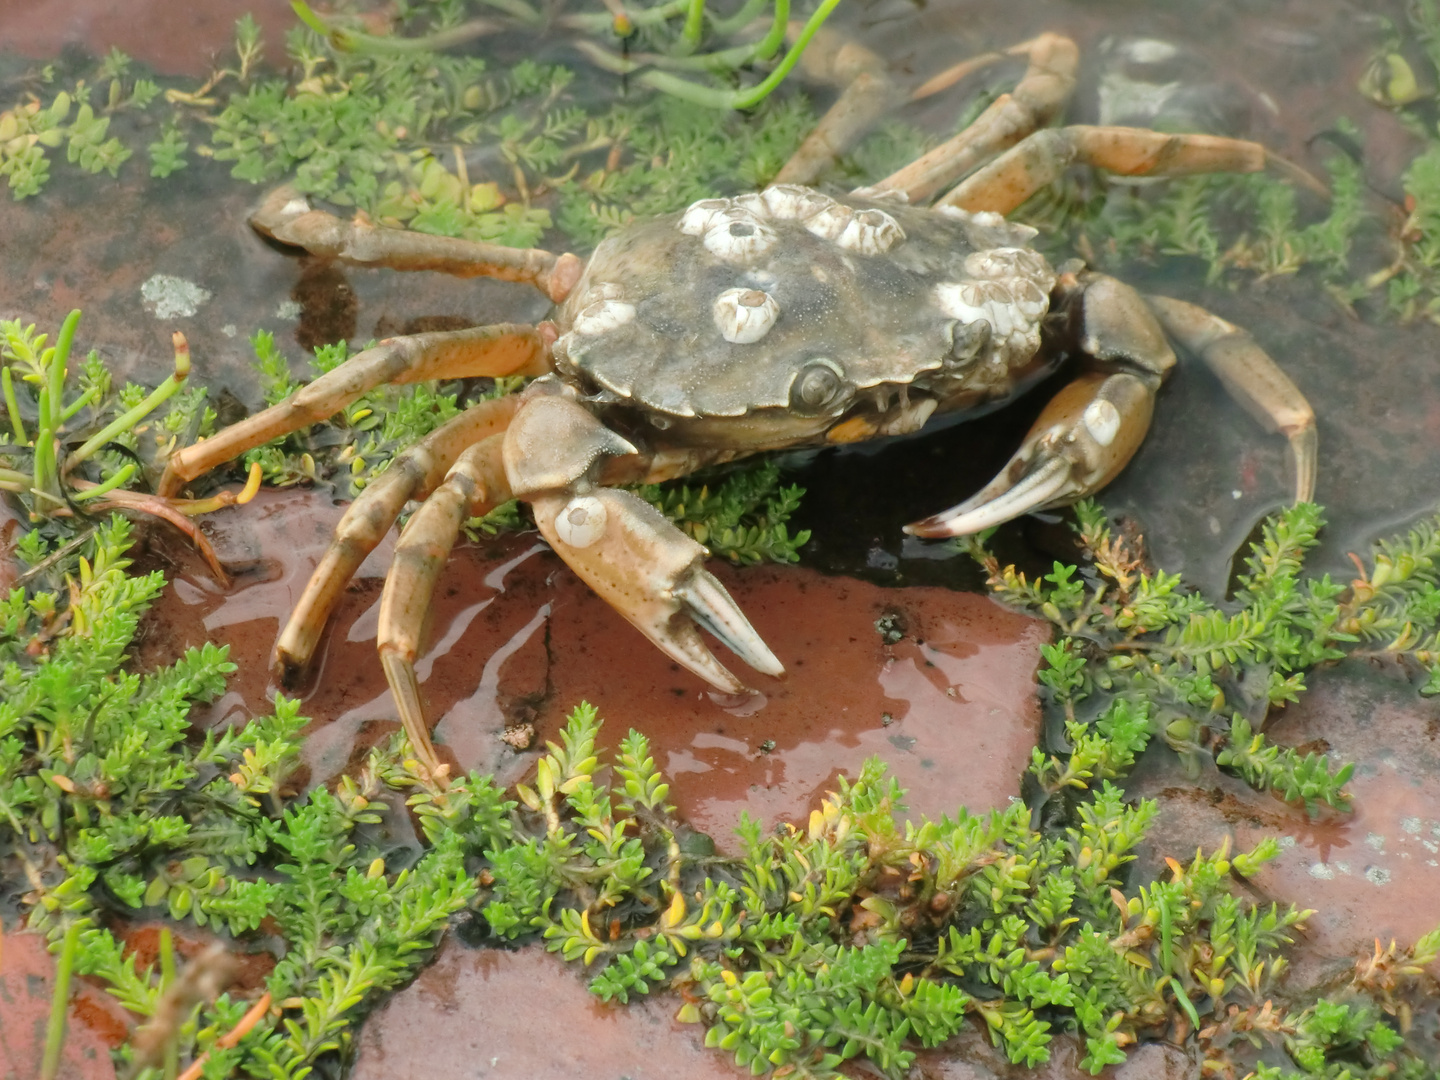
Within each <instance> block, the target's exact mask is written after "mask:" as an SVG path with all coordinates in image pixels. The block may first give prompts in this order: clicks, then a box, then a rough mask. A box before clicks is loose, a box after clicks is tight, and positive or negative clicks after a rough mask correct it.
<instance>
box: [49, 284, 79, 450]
mask: <svg viewBox="0 0 1440 1080" xmlns="http://www.w3.org/2000/svg"><path fill="white" fill-rule="evenodd" d="M79 325H80V309H79V308H76V309H75V310H74V311H72V312H70V314H69V315H66V316H65V322H64V323H62V324H61V326H60V336H59V337H58V338H56V339H55V351H54V352H52V353H51V354H50V368H49V371H48V372H47V374H48V375H49V377H50V415H49V417H48V418H42V420H43V419H48V420H49V426H50V430H51V432H52V433H53V432H55V431H59V430H60V413H61V410H62V408H63V407H64V397H65V367H66V363H67V362H68V361H69V359H70V345H71V343H72V342H74V340H75V328H76V327H77V326H79Z"/></svg>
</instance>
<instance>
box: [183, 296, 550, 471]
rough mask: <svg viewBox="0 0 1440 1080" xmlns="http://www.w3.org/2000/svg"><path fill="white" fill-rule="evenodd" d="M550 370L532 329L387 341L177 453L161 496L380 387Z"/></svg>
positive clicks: (504, 326) (505, 326) (485, 329)
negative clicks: (391, 384) (275, 403)
mask: <svg viewBox="0 0 1440 1080" xmlns="http://www.w3.org/2000/svg"><path fill="white" fill-rule="evenodd" d="M549 370H550V350H549V347H548V346H547V345H546V343H545V341H544V339H543V338H542V337H541V335H540V333H539V331H537V330H536V329H535V328H534V327H533V326H527V325H523V324H520V323H499V324H496V325H494V326H474V327H471V328H469V329H468V330H443V331H438V332H435V333H429V334H412V335H410V336H409V337H398V338H389V339H387V340H385V341H382V342H381V343H380V344H379V345H376V346H375V347H374V348H371V349H366V350H365V351H363V352H359V353H356V354H355V355H354V356H352V357H350V359H349V360H346V361H345V362H344V363H343V364H341V365H340V366H339V367H337V368H334V369H333V370H331V371H327V372H326V373H325V374H324V375H321V376H320V377H319V378H318V379H316V380H315V381H314V382H312V383H310V384H309V385H308V386H304V387H302V388H301V389H299V390H297V391H295V393H293V394H291V395H290V396H289V397H288V398H286V399H285V400H284V401H282V402H280V403H279V404H278V405H272V406H271V407H270V408H268V409H264V410H262V411H260V412H258V413H256V414H255V415H254V416H250V417H247V418H246V419H244V420H242V421H240V422H239V423H238V424H232V425H231V426H230V427H227V428H225V429H224V430H222V431H218V432H216V433H215V434H214V435H212V436H211V437H210V438H208V439H205V440H204V441H203V442H197V443H194V444H193V445H191V446H187V447H185V448H184V449H183V450H178V451H176V452H175V453H174V454H173V455H171V457H170V461H169V463H168V464H167V465H166V466H165V474H164V475H163V476H162V477H161V478H160V484H159V488H158V494H160V495H162V496H166V497H169V496H173V495H176V494H178V493H179V492H180V490H181V489H182V488H183V487H184V486H185V484H186V483H187V482H189V481H190V480H193V479H195V477H197V476H201V475H203V474H204V473H207V472H209V471H210V470H211V469H213V468H215V467H216V466H217V465H222V464H224V463H225V462H227V461H230V460H232V459H233V458H237V457H239V456H240V455H241V454H243V453H244V452H245V451H246V450H250V449H253V448H254V447H257V446H262V445H264V444H265V443H267V442H269V441H270V440H271V439H275V438H279V437H280V436H281V435H288V434H289V433H290V432H292V431H298V430H300V429H301V428H303V427H307V426H309V425H310V424H313V423H316V422H317V421H319V420H324V419H325V418H326V417H327V416H333V415H334V414H335V413H337V412H339V411H340V410H341V409H343V408H345V407H346V406H347V405H349V404H350V403H351V402H353V401H354V400H355V399H356V398H358V397H359V396H360V395H361V394H364V393H365V392H366V391H368V390H373V389H374V388H375V387H377V386H379V385H381V384H382V383H410V382H425V381H427V380H430V379H461V378H471V377H474V376H479V375H488V376H491V377H499V376H502V375H541V374H544V373H545V372H547V371H549Z"/></svg>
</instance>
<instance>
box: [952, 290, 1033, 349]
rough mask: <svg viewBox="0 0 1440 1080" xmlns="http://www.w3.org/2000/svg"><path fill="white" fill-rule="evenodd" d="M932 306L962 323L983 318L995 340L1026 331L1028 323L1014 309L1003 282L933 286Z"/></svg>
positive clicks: (1012, 299) (1008, 291)
mask: <svg viewBox="0 0 1440 1080" xmlns="http://www.w3.org/2000/svg"><path fill="white" fill-rule="evenodd" d="M933 295H934V297H935V303H936V304H937V305H939V307H940V310H941V311H943V312H945V314H947V315H949V316H951V317H953V318H956V319H959V320H960V321H961V322H964V323H972V322H975V321H976V320H978V319H983V320H984V321H985V322H987V323H989V324H990V327H991V329H993V330H994V331H995V336H996V338H1004V337H1009V336H1010V333H1011V332H1012V331H1014V330H1016V329H1019V330H1022V331H1023V330H1027V329H1029V326H1030V320H1028V319H1026V318H1025V316H1024V314H1023V313H1022V312H1021V311H1020V310H1019V308H1017V307H1016V304H1015V298H1014V296H1013V295H1012V294H1011V292H1010V290H1009V289H1008V288H1006V286H1005V283H1004V282H1000V281H959V282H951V281H945V282H941V283H940V284H939V285H936V286H935V291H934V294H933Z"/></svg>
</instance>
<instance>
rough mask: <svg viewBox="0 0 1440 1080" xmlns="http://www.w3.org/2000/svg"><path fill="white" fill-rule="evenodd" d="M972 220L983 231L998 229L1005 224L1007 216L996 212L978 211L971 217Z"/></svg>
mask: <svg viewBox="0 0 1440 1080" xmlns="http://www.w3.org/2000/svg"><path fill="white" fill-rule="evenodd" d="M970 220H971V221H972V222H974V223H975V224H976V225H979V226H980V227H981V228H982V229H998V228H1000V227H1001V226H1002V225H1004V224H1005V215H1004V214H997V213H996V212H995V211H994V210H976V211H975V212H974V213H972V214H971V215H970Z"/></svg>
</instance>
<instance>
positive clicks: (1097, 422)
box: [1081, 398, 1120, 446]
mask: <svg viewBox="0 0 1440 1080" xmlns="http://www.w3.org/2000/svg"><path fill="white" fill-rule="evenodd" d="M1081 419H1083V420H1084V421H1085V430H1086V431H1088V432H1089V433H1090V437H1091V438H1092V439H1094V440H1095V441H1096V442H1097V443H1099V444H1100V445H1101V446H1109V445H1110V444H1111V443H1112V442H1114V441H1115V436H1116V435H1117V434H1118V433H1119V431H1120V410H1119V409H1117V408H1115V405H1114V403H1112V402H1110V401H1107V400H1105V399H1104V398H1096V399H1095V400H1094V401H1092V402H1091V403H1090V404H1089V405H1087V406H1085V413H1084V415H1083V416H1082V417H1081Z"/></svg>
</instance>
